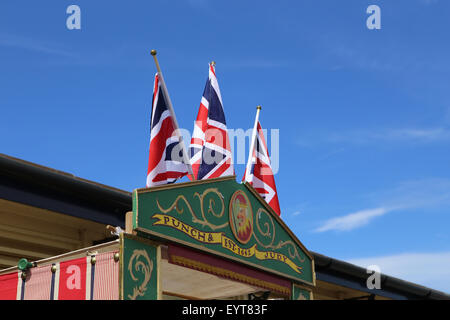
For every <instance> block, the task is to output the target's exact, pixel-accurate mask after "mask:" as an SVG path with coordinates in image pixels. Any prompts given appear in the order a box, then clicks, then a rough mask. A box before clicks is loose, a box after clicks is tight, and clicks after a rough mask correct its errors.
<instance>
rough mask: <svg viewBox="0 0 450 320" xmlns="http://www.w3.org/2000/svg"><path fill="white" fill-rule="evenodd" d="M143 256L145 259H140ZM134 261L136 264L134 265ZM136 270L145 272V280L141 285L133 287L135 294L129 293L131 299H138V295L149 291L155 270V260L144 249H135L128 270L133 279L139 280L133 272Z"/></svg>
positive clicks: (141, 295)
mask: <svg viewBox="0 0 450 320" xmlns="http://www.w3.org/2000/svg"><path fill="white" fill-rule="evenodd" d="M141 257H142V258H143V259H144V261H142V260H139V258H141ZM133 263H134V265H133ZM133 266H134V271H137V272H141V273H143V274H144V280H143V281H142V283H141V284H140V285H137V286H136V287H134V288H133V294H129V295H128V298H129V299H130V300H136V298H137V297H138V296H140V297H143V296H144V295H145V292H146V291H147V286H148V283H149V282H150V279H151V276H152V271H153V261H152V260H151V259H150V258H149V256H148V254H147V251H146V250H144V249H142V250H139V249H135V250H134V251H133V254H132V255H131V258H130V262H129V263H128V272H129V273H130V276H131V279H133V281H135V282H136V281H138V278H136V277H135V275H134V273H133Z"/></svg>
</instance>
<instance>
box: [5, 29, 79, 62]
mask: <svg viewBox="0 0 450 320" xmlns="http://www.w3.org/2000/svg"><path fill="white" fill-rule="evenodd" d="M0 47H9V48H18V49H24V50H30V51H35V52H39V53H44V54H51V55H58V56H65V57H74V56H75V54H74V53H73V52H70V51H68V50H65V49H62V48H61V47H60V46H59V45H57V44H50V43H47V42H45V41H41V40H37V39H34V38H27V37H23V36H17V35H11V34H4V33H1V34H0Z"/></svg>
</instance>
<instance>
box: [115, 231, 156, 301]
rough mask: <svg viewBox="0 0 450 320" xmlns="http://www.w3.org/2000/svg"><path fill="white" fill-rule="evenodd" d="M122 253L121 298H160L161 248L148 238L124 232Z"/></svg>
mask: <svg viewBox="0 0 450 320" xmlns="http://www.w3.org/2000/svg"><path fill="white" fill-rule="evenodd" d="M120 255H121V258H120V263H121V264H120V271H119V272H120V287H121V288H120V293H121V294H120V297H121V299H123V300H158V299H160V297H161V295H160V288H159V267H160V259H161V253H160V248H159V247H158V246H155V245H154V244H153V243H151V242H150V241H149V240H147V239H142V238H139V237H135V236H131V235H127V234H124V233H122V234H121V235H120Z"/></svg>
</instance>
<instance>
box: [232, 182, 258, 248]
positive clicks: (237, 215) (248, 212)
mask: <svg viewBox="0 0 450 320" xmlns="http://www.w3.org/2000/svg"><path fill="white" fill-rule="evenodd" d="M229 211H230V212H229V215H230V225H231V230H232V231H233V234H234V236H235V238H236V239H237V240H238V241H239V242H240V243H242V244H246V243H247V242H249V240H250V238H251V237H252V234H253V212H252V206H251V204H250V200H249V199H248V197H247V195H246V194H245V193H244V192H243V191H241V190H237V191H236V192H235V193H233V195H232V196H231V200H230V209H229Z"/></svg>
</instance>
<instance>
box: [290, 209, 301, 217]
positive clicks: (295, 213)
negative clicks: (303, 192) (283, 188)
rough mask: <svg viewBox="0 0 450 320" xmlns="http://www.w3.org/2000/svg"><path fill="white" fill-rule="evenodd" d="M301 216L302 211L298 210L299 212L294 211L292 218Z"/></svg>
mask: <svg viewBox="0 0 450 320" xmlns="http://www.w3.org/2000/svg"><path fill="white" fill-rule="evenodd" d="M299 214H301V211H300V210H297V211H294V212H293V213H292V216H294V217H296V216H298V215H299Z"/></svg>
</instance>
